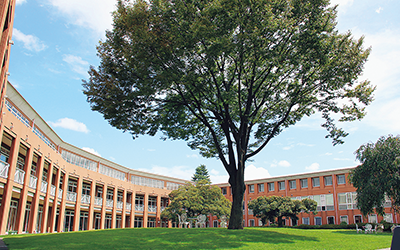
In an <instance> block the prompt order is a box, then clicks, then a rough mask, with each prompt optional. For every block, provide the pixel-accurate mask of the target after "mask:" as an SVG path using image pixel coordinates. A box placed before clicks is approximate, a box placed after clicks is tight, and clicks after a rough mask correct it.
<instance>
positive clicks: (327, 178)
mask: <svg viewBox="0 0 400 250" xmlns="http://www.w3.org/2000/svg"><path fill="white" fill-rule="evenodd" d="M324 182H325V186H332V176H325V177H324Z"/></svg>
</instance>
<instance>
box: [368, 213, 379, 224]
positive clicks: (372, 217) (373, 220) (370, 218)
mask: <svg viewBox="0 0 400 250" xmlns="http://www.w3.org/2000/svg"><path fill="white" fill-rule="evenodd" d="M368 222H369V223H378V218H377V216H376V214H370V215H368Z"/></svg>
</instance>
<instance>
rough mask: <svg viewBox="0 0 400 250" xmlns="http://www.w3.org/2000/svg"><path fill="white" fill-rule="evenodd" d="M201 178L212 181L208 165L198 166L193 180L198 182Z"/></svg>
mask: <svg viewBox="0 0 400 250" xmlns="http://www.w3.org/2000/svg"><path fill="white" fill-rule="evenodd" d="M200 180H206V181H208V182H210V183H211V180H210V175H209V174H208V170H207V167H206V166H205V165H203V164H201V165H200V166H198V167H197V168H196V172H195V173H194V175H193V176H192V181H193V182H198V181H200Z"/></svg>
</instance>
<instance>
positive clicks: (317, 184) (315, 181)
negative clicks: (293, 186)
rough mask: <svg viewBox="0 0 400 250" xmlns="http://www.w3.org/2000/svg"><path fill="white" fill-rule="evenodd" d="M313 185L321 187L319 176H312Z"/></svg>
mask: <svg viewBox="0 0 400 250" xmlns="http://www.w3.org/2000/svg"><path fill="white" fill-rule="evenodd" d="M312 185H313V187H319V177H315V178H312Z"/></svg>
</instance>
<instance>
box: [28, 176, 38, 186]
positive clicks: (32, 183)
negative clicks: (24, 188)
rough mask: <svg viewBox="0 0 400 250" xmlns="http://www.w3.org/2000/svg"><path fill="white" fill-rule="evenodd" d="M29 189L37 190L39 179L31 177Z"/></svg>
mask: <svg viewBox="0 0 400 250" xmlns="http://www.w3.org/2000/svg"><path fill="white" fill-rule="evenodd" d="M29 187H30V188H33V189H36V187H37V177H36V176H34V175H31V176H29Z"/></svg>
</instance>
